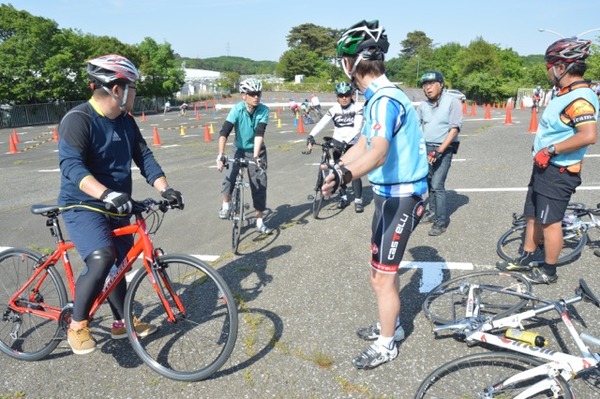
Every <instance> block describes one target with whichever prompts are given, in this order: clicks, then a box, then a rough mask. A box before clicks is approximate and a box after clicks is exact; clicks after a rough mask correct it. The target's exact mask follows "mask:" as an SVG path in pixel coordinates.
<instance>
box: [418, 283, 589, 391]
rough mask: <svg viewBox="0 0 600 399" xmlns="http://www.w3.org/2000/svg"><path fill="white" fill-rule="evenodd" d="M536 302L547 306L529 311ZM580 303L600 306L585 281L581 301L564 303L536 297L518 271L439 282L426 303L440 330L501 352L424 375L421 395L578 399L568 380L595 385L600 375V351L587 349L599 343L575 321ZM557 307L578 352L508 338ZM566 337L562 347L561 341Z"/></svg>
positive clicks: (452, 363)
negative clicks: (574, 307) (574, 312)
mask: <svg viewBox="0 0 600 399" xmlns="http://www.w3.org/2000/svg"><path fill="white" fill-rule="evenodd" d="M529 301H532V302H533V303H534V304H535V303H542V305H535V306H531V307H526V308H524V309H522V308H523V307H524V306H525V305H526V304H527V302H529ZM580 301H586V302H591V303H592V304H594V305H595V306H596V307H600V300H599V299H598V297H596V296H595V294H594V293H593V292H592V291H591V290H590V288H589V287H588V285H587V284H586V282H585V281H584V280H583V279H580V280H579V287H578V288H577V289H576V291H575V296H573V297H570V298H566V299H559V300H549V299H543V298H540V297H538V296H536V295H534V294H532V293H531V291H530V286H528V285H527V284H525V281H524V280H523V279H522V277H521V276H520V275H518V274H516V273H507V272H475V273H469V274H467V275H465V276H462V277H458V278H455V279H453V280H450V281H447V282H444V283H442V284H440V285H439V286H438V287H436V288H434V289H433V290H432V291H431V292H430V293H429V294H428V295H427V297H426V298H425V302H424V304H423V310H424V311H425V314H426V316H427V317H428V318H429V319H430V320H431V321H432V322H433V323H434V326H433V332H434V333H435V334H436V335H437V334H441V333H444V332H446V331H449V332H450V333H451V334H452V335H453V336H454V338H456V339H458V340H460V341H464V342H465V343H466V344H467V345H469V346H472V345H476V344H478V343H482V344H484V345H486V346H488V347H493V348H498V349H502V351H497V352H487V353H477V354H471V355H466V356H462V357H460V358H458V359H455V360H452V361H450V362H448V363H446V364H444V365H442V366H440V367H438V368H437V369H436V370H434V371H433V372H432V373H431V374H429V375H428V376H427V377H425V379H424V380H423V382H422V384H421V386H420V387H419V389H418V391H417V393H416V395H415V398H541V397H544V398H550V397H552V398H573V392H572V390H571V387H570V385H569V381H571V380H573V379H574V378H584V380H585V379H586V378H588V377H590V378H589V379H590V380H592V379H594V378H595V377H596V376H597V375H596V376H594V375H592V373H596V374H597V373H598V372H599V371H600V370H599V363H600V354H598V353H594V352H592V351H591V350H590V348H589V347H588V346H587V345H598V346H600V339H598V338H595V337H593V336H591V335H588V334H586V333H583V332H582V333H579V332H578V331H577V329H576V328H575V327H574V325H573V323H572V321H571V316H570V313H571V312H572V310H571V309H570V308H571V306H570V305H572V304H574V303H576V302H580ZM552 310H554V311H556V312H557V313H558V314H559V316H560V319H561V321H562V323H563V324H564V326H565V327H566V329H567V331H568V333H569V335H570V336H571V338H572V340H573V342H574V343H575V345H576V347H577V350H578V351H579V354H570V353H566V352H560V351H554V350H551V349H547V348H543V346H544V345H545V344H546V342H545V340H544V338H541V337H538V338H540V339H539V340H537V341H535V340H534V341H533V343H532V344H527V343H525V342H523V341H518V340H516V339H511V338H508V337H510V335H507V336H508V337H506V336H504V335H502V331H505V330H506V329H508V328H514V329H523V322H524V321H527V320H536V321H537V320H539V319H538V316H539V315H541V314H543V313H546V312H550V311H552ZM516 312H519V313H516ZM577 317H579V316H578V315H577ZM494 332H495V333H494ZM498 332H500V334H499V335H497V334H498ZM529 332H531V333H533V332H532V331H529ZM559 340H560V343H561V344H563V342H564V341H563V340H562V337H559ZM586 383H589V381H587V380H586Z"/></svg>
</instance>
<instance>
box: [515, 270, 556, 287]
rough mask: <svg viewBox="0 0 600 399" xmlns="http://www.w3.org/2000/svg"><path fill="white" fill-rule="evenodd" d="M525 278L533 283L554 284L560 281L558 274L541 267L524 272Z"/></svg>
mask: <svg viewBox="0 0 600 399" xmlns="http://www.w3.org/2000/svg"><path fill="white" fill-rule="evenodd" d="M523 278H525V280H527V281H529V282H530V283H533V284H553V283H556V282H557V281H558V274H554V275H549V274H547V273H546V272H545V271H544V270H543V269H542V268H541V267H534V268H533V269H531V271H530V272H527V273H523Z"/></svg>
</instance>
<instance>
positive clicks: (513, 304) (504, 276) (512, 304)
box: [423, 270, 532, 324]
mask: <svg viewBox="0 0 600 399" xmlns="http://www.w3.org/2000/svg"><path fill="white" fill-rule="evenodd" d="M469 283H477V284H479V285H481V286H488V287H493V288H495V291H492V290H489V289H485V288H484V289H483V290H481V291H480V294H479V300H480V309H479V311H480V316H482V317H484V318H488V317H494V318H497V317H503V316H506V315H509V314H511V313H513V312H515V311H517V310H519V309H521V308H522V307H523V306H525V304H526V303H527V301H528V300H527V299H523V298H520V297H518V296H514V295H509V294H503V293H502V291H503V290H512V291H513V292H514V291H516V292H521V293H531V290H532V288H531V283H530V282H529V281H527V280H525V279H524V278H523V276H522V275H520V274H518V273H510V272H502V271H499V270H486V271H480V272H473V273H468V274H465V275H463V276H460V277H456V278H453V279H451V280H448V281H445V282H443V283H441V284H440V285H438V286H437V287H435V288H434V289H432V290H431V291H430V292H429V293H428V294H427V296H426V297H425V300H424V301H423V312H424V313H425V316H427V318H428V319H429V320H431V321H432V322H433V323H436V324H450V323H454V322H456V321H458V320H461V319H463V318H464V317H465V313H466V306H467V297H468V289H467V288H466V287H467V284H469ZM498 290H499V291H498Z"/></svg>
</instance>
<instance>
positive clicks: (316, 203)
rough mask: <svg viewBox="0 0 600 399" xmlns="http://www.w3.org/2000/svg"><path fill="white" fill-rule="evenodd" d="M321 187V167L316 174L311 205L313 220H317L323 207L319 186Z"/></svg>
mask: <svg viewBox="0 0 600 399" xmlns="http://www.w3.org/2000/svg"><path fill="white" fill-rule="evenodd" d="M322 185H323V172H322V171H321V167H320V166H319V170H318V172H317V181H316V185H315V195H314V197H313V203H312V215H313V218H315V219H318V218H319V212H320V211H321V207H322V206H323V192H322V191H321V186H322Z"/></svg>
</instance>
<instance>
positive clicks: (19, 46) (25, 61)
mask: <svg viewBox="0 0 600 399" xmlns="http://www.w3.org/2000/svg"><path fill="white" fill-rule="evenodd" d="M58 33H59V29H58V26H57V24H56V23H55V22H54V21H51V20H48V19H45V18H41V17H34V16H32V15H31V14H29V13H28V12H26V11H17V10H16V9H15V8H14V7H12V6H11V5H4V4H2V5H0V102H12V103H36V102H43V101H48V100H51V99H53V97H54V96H53V95H52V89H51V85H52V82H51V81H50V80H49V79H48V75H49V74H55V73H59V71H52V70H51V71H47V70H46V68H52V67H58V68H60V66H57V63H56V62H54V61H52V62H50V63H49V64H48V65H46V60H48V59H50V58H52V56H53V55H54V54H56V53H57V52H58V49H57V48H56V46H55V43H54V41H53V38H54V36H55V35H57V34H58Z"/></svg>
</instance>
